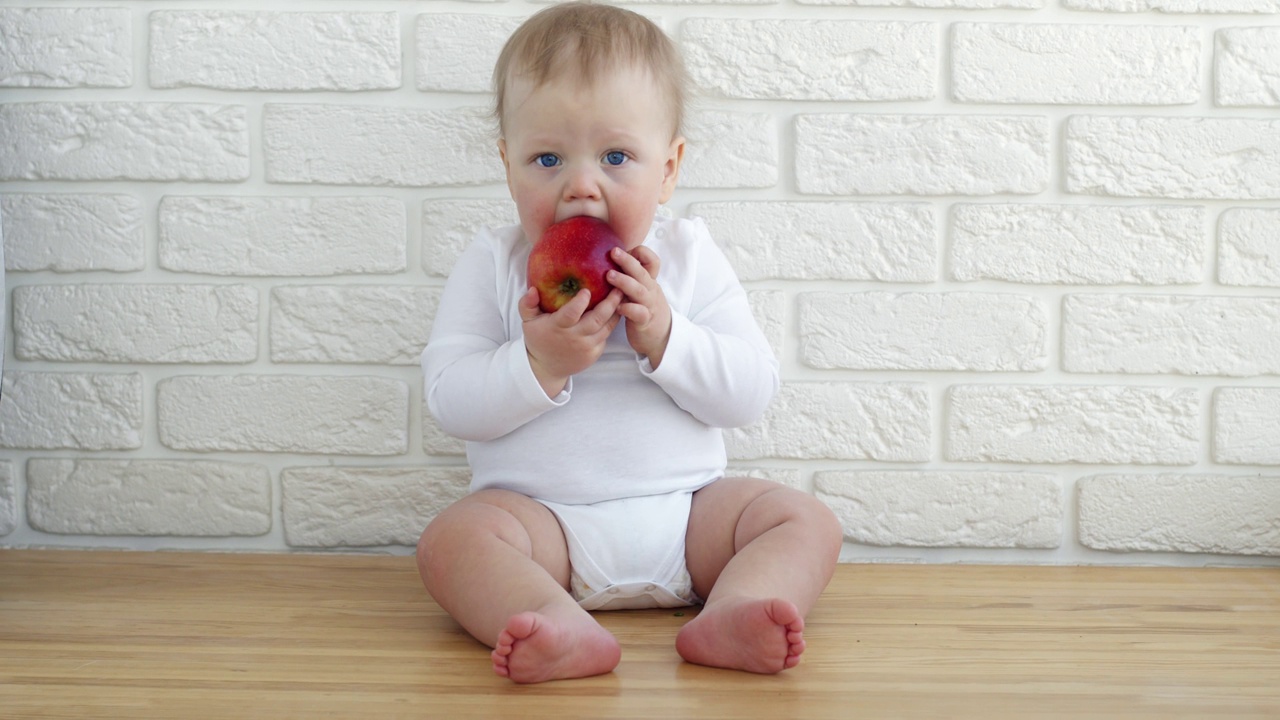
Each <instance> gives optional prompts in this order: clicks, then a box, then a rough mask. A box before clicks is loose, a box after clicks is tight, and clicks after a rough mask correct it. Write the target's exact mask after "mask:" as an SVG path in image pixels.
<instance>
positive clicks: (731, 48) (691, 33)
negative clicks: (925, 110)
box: [680, 18, 938, 100]
mask: <svg viewBox="0 0 1280 720" xmlns="http://www.w3.org/2000/svg"><path fill="white" fill-rule="evenodd" d="M936 36H937V25H936V24H934V23H927V22H916V23H912V22H855V21H846V20H743V19H716V18H694V19H690V20H686V21H684V23H683V24H682V25H681V28H680V46H681V51H682V53H683V55H684V57H685V62H686V65H687V67H688V68H689V74H690V78H691V79H692V80H693V82H694V84H695V85H697V86H698V87H700V88H702V90H703V91H704V92H707V93H710V94H714V95H718V96H720V97H729V98H744V99H759V100H927V99H930V98H932V97H934V95H935V94H936V88H935V82H936V78H937V75H938V73H937V65H938V58H937V40H936Z"/></svg>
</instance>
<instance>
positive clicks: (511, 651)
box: [418, 490, 621, 683]
mask: <svg viewBox="0 0 1280 720" xmlns="http://www.w3.org/2000/svg"><path fill="white" fill-rule="evenodd" d="M418 571H419V572H420V573H421V574H422V582H423V584H424V585H426V587H427V592H429V593H431V597H432V598H434V599H435V601H436V602H438V603H439V604H440V606H441V607H443V608H444V609H445V610H446V611H447V612H448V613H449V614H450V615H452V616H453V618H454V619H455V620H457V621H458V623H459V624H460V625H462V627H464V628H465V629H466V630H467V632H469V633H471V635H472V636H473V637H475V638H476V639H477V640H479V641H481V642H483V643H484V644H486V645H488V646H489V647H492V648H493V653H492V658H493V669H494V671H495V672H497V673H498V674H499V675H502V676H503V677H509V678H511V679H512V680H514V681H515V682H522V683H531V682H542V681H544V680H555V679H563V678H574V677H587V676H589V675H600V674H602V673H607V672H610V671H611V670H613V669H614V668H615V667H617V665H618V661H619V659H620V658H621V648H620V647H619V645H618V641H617V640H616V639H614V637H613V635H611V634H610V633H609V631H607V630H605V629H604V628H603V627H601V626H600V625H599V624H598V623H597V622H596V621H595V620H594V619H593V618H592V617H591V615H589V614H588V613H587V612H586V611H585V610H583V609H582V608H581V607H579V606H578V604H577V603H576V602H574V600H573V598H572V597H570V596H569V594H568V593H567V592H566V591H565V588H566V587H567V586H568V582H569V554H568V549H567V548H566V545H565V539H564V533H563V531H561V529H560V523H559V522H558V521H557V520H556V518H555V515H553V514H552V513H551V511H550V510H548V509H547V508H546V507H545V506H543V505H542V504H540V503H538V502H536V501H534V500H531V499H529V498H527V497H525V496H523V495H519V494H517V493H512V492H506V491H501V490H485V491H481V492H478V493H475V494H472V495H469V496H467V497H466V498H463V499H462V500H460V501H458V502H457V503H455V504H454V505H453V506H451V507H449V508H448V509H447V510H445V511H444V512H442V513H440V515H439V516H438V517H436V519H435V520H434V521H432V523H431V525H430V526H428V527H427V529H426V531H425V532H423V534H422V539H421V541H419V543H418Z"/></svg>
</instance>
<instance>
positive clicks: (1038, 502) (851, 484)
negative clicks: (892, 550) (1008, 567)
mask: <svg viewBox="0 0 1280 720" xmlns="http://www.w3.org/2000/svg"><path fill="white" fill-rule="evenodd" d="M814 486H815V494H816V495H817V496H818V499H820V500H822V501H823V502H824V503H826V504H827V506H828V507H830V508H831V509H832V511H834V512H835V513H836V516H837V517H839V518H840V524H841V525H842V526H843V527H844V535H845V539H846V540H849V541H852V542H856V543H863V544H866V545H906V546H910V547H978V548H1056V547H1058V546H1059V545H1061V543H1062V532H1063V527H1062V518H1063V499H1062V487H1061V485H1060V484H1059V482H1058V480H1057V478H1055V477H1053V476H1052V475H1042V474H1037V473H1012V472H933V471H930V472H913V471H871V472H855V471H830V472H818V473H815V474H814Z"/></svg>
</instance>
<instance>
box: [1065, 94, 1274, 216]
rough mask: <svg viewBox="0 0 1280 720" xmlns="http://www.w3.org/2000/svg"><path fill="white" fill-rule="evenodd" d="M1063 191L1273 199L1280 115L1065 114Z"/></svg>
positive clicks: (1129, 195)
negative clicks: (1268, 117)
mask: <svg viewBox="0 0 1280 720" xmlns="http://www.w3.org/2000/svg"><path fill="white" fill-rule="evenodd" d="M1066 172H1067V190H1068V191H1069V192H1073V193H1084V194H1091V195H1112V196H1116V197H1165V198H1201V199H1224V200H1228V199H1239V200H1265V199H1276V198H1280V120H1257V119H1246V118H1203V117H1201V118H1182V117H1177V118H1174V117H1169V118H1160V117H1109V116H1108V117H1103V116H1090V115H1075V116H1072V117H1070V118H1068V119H1067V130H1066Z"/></svg>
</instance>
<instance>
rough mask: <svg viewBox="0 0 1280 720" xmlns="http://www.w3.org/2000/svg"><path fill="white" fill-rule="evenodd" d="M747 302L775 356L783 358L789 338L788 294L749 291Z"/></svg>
mask: <svg viewBox="0 0 1280 720" xmlns="http://www.w3.org/2000/svg"><path fill="white" fill-rule="evenodd" d="M747 301H748V302H750V303H751V314H752V316H754V317H755V319H756V324H757V325H759V326H760V330H761V332H763V333H764V336H765V339H767V340H768V341H769V347H771V348H773V354H774V355H777V356H781V355H782V345H783V343H784V342H786V336H787V294H786V293H785V292H783V291H781V290H748V291H747Z"/></svg>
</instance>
